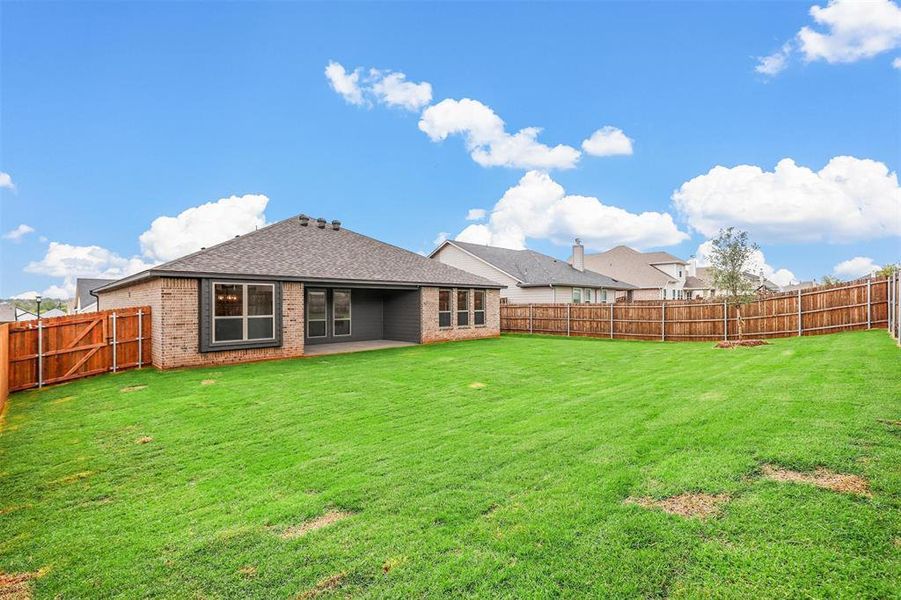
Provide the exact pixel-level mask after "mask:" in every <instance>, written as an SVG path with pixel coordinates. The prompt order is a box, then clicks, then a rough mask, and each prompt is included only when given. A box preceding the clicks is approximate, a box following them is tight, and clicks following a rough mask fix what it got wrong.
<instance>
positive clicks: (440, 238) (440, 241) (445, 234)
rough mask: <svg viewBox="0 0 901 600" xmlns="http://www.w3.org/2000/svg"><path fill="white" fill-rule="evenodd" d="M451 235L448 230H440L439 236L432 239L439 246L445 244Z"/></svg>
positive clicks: (433, 243) (434, 244)
mask: <svg viewBox="0 0 901 600" xmlns="http://www.w3.org/2000/svg"><path fill="white" fill-rule="evenodd" d="M449 235H450V234H449V233H448V232H446V231H442V232H440V233H439V234H438V235H437V236H435V239H434V240H432V245H433V246H435V247H436V248H437V247H438V246H440V245H441V244H443V243H444V242H445V241H447V238H448V236H449Z"/></svg>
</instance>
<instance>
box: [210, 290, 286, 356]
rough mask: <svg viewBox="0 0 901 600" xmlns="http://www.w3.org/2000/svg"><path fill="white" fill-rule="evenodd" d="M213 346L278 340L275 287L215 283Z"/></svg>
mask: <svg viewBox="0 0 901 600" xmlns="http://www.w3.org/2000/svg"><path fill="white" fill-rule="evenodd" d="M212 295H213V297H212V305H213V326H212V340H213V342H212V343H213V344H221V343H225V342H256V341H265V340H274V339H275V284H273V283H232V282H225V281H217V282H213V285H212Z"/></svg>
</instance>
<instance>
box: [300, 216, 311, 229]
mask: <svg viewBox="0 0 901 600" xmlns="http://www.w3.org/2000/svg"><path fill="white" fill-rule="evenodd" d="M297 218H298V219H300V224H301V225H303V226H304V227H306V226H307V224H309V222H310V217H308V216H306V215H300V216H299V217H297Z"/></svg>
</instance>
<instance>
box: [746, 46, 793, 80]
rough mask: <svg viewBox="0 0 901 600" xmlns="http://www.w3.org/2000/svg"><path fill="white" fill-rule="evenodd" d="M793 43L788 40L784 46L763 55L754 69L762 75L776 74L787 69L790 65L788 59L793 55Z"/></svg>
mask: <svg viewBox="0 0 901 600" xmlns="http://www.w3.org/2000/svg"><path fill="white" fill-rule="evenodd" d="M791 52H792V44H791V42H786V43H785V44H783V45H782V47H781V48H780V49H779V50H777V51H775V52H773V53H772V54H769V55H767V56H761V57H759V58H758V59H757V60H758V62H757V66H756V67H754V70H755V71H757V72H758V73H760V74H762V75H771V76H772V75H776V74H778V73H781V72H782V71H784V70H785V68H786V67H787V66H788V59H789V56H791Z"/></svg>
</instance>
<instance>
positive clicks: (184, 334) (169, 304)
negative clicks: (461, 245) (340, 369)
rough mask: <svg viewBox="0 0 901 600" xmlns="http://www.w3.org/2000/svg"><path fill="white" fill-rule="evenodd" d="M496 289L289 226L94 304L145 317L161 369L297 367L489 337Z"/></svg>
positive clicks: (299, 221) (333, 231)
mask: <svg viewBox="0 0 901 600" xmlns="http://www.w3.org/2000/svg"><path fill="white" fill-rule="evenodd" d="M501 287H503V286H502V284H500V283H496V282H494V281H489V280H488V279H484V278H482V277H478V276H475V275H473V274H471V273H467V272H465V271H461V270H459V269H455V268H453V267H450V266H448V265H444V264H442V263H440V262H438V261H435V260H430V259H428V258H426V257H424V256H420V255H419V254H416V253H413V252H408V251H407V250H402V249H400V248H398V247H396V246H392V245H390V244H385V243H383V242H380V241H378V240H374V239H372V238H370V237H366V236H364V235H361V234H359V233H355V232H353V231H350V230H348V229H345V228H343V227H341V224H340V222H338V221H332V222H331V223H327V222H326V221H325V219H317V220H311V219H309V218H308V217H306V216H304V215H300V216H299V217H292V218H290V219H285V220H284V221H280V222H278V223H275V224H273V225H269V226H268V227H264V228H262V229H259V230H257V231H253V232H251V233H248V234H246V235H243V236H239V237H236V238H233V239H231V240H228V241H226V242H223V243H221V244H218V245H216V246H213V247H210V248H206V249H202V250H201V251H199V252H196V253H194V254H189V255H187V256H184V257H182V258H178V259H176V260H173V261H171V262H167V263H164V264H162V265H159V266H156V267H153V268H151V269H149V270H147V271H143V272H141V273H138V274H136V275H131V276H129V277H126V278H124V279H120V280H118V281H114V282H112V283H109V284H106V285H104V286H102V287H100V288H99V289H97V290H96V291H95V293H96V294H97V295H98V296H99V297H100V306H101V308H102V309H103V310H108V309H112V308H123V307H129V306H143V305H148V306H150V307H151V309H152V311H153V313H152V326H153V328H152V329H153V330H152V338H153V351H152V361H153V364H154V365H156V366H157V367H160V368H170V367H181V366H189V365H212V364H223V363H238V362H247V361H253V360H263V359H270V358H287V357H295V356H303V355H304V349H305V348H307V347H310V346H313V345H317V344H330V343H341V342H359V341H367V340H396V341H400V342H411V343H427V342H437V341H444V340H460V339H469V338H486V337H494V336H497V335H499V334H500V295H499V290H500V288H501ZM346 347H347V346H343V348H346Z"/></svg>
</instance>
